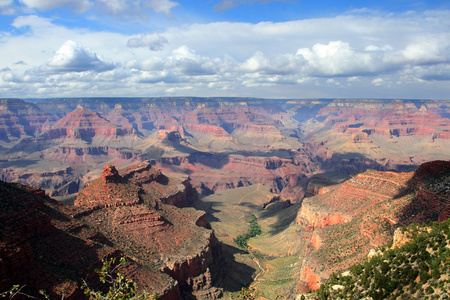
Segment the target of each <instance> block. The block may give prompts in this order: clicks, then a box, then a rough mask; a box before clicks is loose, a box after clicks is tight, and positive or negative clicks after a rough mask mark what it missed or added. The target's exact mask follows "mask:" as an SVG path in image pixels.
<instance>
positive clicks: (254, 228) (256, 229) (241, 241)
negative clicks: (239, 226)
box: [234, 214, 261, 248]
mask: <svg viewBox="0 0 450 300" xmlns="http://www.w3.org/2000/svg"><path fill="white" fill-rule="evenodd" d="M250 216H251V219H250V221H249V224H250V230H249V232H247V233H246V234H241V235H238V236H237V237H236V239H235V240H234V241H235V242H236V244H237V245H238V246H239V247H241V248H247V247H248V245H247V241H248V240H249V239H250V238H252V237H255V236H257V235H260V234H261V226H259V225H258V219H257V218H256V216H255V215H254V214H251V215H250Z"/></svg>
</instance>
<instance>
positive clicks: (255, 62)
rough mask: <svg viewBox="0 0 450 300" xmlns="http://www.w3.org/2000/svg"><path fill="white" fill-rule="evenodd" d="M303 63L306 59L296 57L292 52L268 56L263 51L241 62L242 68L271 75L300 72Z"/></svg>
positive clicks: (246, 70)
mask: <svg viewBox="0 0 450 300" xmlns="http://www.w3.org/2000/svg"><path fill="white" fill-rule="evenodd" d="M303 63H304V59H303V58H302V57H296V56H294V55H291V54H281V55H276V56H274V57H267V56H265V55H264V54H263V53H262V52H257V53H255V54H254V55H253V56H252V57H250V58H249V59H247V60H246V61H245V62H244V63H242V64H241V70H242V71H245V72H260V73H264V74H271V75H287V74H292V73H296V72H299V71H300V68H301V65H302V64H303Z"/></svg>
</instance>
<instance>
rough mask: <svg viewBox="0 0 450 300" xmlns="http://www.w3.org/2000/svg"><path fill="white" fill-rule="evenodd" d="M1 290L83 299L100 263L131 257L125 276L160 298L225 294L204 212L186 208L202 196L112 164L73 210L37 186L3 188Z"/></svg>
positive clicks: (157, 175)
mask: <svg viewBox="0 0 450 300" xmlns="http://www.w3.org/2000/svg"><path fill="white" fill-rule="evenodd" d="M1 193H2V210H1V216H0V219H1V224H2V228H1V229H2V230H1V236H2V240H1V244H0V249H1V257H2V260H1V266H0V269H1V270H2V272H1V274H0V284H1V286H0V288H1V289H2V290H5V289H7V288H9V287H10V286H12V285H13V284H19V285H24V286H25V288H24V290H23V291H22V292H25V293H28V295H31V296H35V295H38V291H39V290H40V289H43V290H45V291H46V293H49V295H50V296H51V297H52V298H56V297H58V298H61V297H63V298H65V299H66V298H67V299H80V297H82V295H83V292H82V290H81V285H82V279H85V280H86V281H87V282H88V284H89V285H92V286H96V285H97V286H98V285H99V283H97V282H95V276H94V274H95V273H94V269H95V268H97V267H98V266H99V265H100V264H101V261H102V260H107V259H108V258H111V257H121V256H126V257H128V258H129V259H128V262H127V264H126V265H125V266H124V270H125V271H124V275H125V276H127V277H128V278H130V279H132V280H133V281H134V282H136V283H137V284H138V286H139V287H140V289H141V290H142V289H145V290H147V291H148V292H149V293H152V294H153V293H157V294H158V295H160V297H161V299H179V298H180V297H183V298H197V299H203V298H205V297H206V298H210V299H215V298H218V297H220V296H221V295H222V290H221V288H219V287H217V284H218V282H219V281H220V278H221V271H220V267H219V266H220V264H221V261H222V250H221V246H220V244H219V243H218V242H217V239H216V238H215V236H214V232H213V231H212V230H211V229H208V228H210V226H209V223H208V222H207V221H206V217H205V214H204V212H201V211H197V210H194V209H192V208H182V207H186V206H189V204H190V203H191V202H192V201H193V200H194V199H195V198H196V197H197V194H196V192H195V190H194V189H192V187H190V185H189V183H188V182H186V181H180V180H177V179H172V178H168V177H166V176H165V175H164V174H163V173H161V171H160V170H159V169H157V168H156V167H154V166H151V165H149V164H145V163H144V164H140V165H133V166H131V167H129V168H127V169H124V170H121V171H120V173H119V171H117V170H116V168H115V167H114V166H113V165H111V164H108V165H106V166H105V167H104V169H103V171H102V175H101V177H100V178H99V179H97V180H95V181H93V182H91V183H90V184H89V185H88V186H87V187H86V188H85V189H83V190H82V191H80V192H79V193H78V196H77V199H76V200H75V203H74V206H69V205H66V204H62V203H59V202H57V201H55V200H53V199H51V198H50V197H48V196H46V195H45V192H44V191H43V190H41V189H39V188H30V187H27V186H22V185H18V184H9V183H5V182H1Z"/></svg>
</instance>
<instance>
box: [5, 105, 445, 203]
mask: <svg viewBox="0 0 450 300" xmlns="http://www.w3.org/2000/svg"><path fill="white" fill-rule="evenodd" d="M1 101H2V102H1V103H0V106H1V110H0V112H1V113H0V121H1V124H0V125H1V126H2V127H1V128H3V129H2V131H0V140H1V141H2V142H1V145H0V146H1V147H0V167H1V176H2V177H1V178H2V179H3V180H5V181H14V182H20V183H23V184H30V185H34V186H39V187H41V188H43V189H45V190H46V191H47V192H48V193H50V194H51V195H52V196H65V195H68V194H74V193H76V192H77V191H79V190H80V189H81V188H82V187H83V186H84V184H85V183H86V182H88V181H90V180H92V179H94V178H98V177H99V176H100V173H101V168H102V167H103V165H104V164H105V163H107V162H112V163H114V164H115V165H117V166H118V167H126V166H128V165H131V164H133V163H139V162H143V161H151V162H152V163H153V164H156V165H158V166H159V167H160V168H162V169H163V170H164V172H170V173H177V174H184V175H189V176H190V178H191V180H192V184H193V186H194V187H195V188H197V189H198V191H199V192H200V193H201V194H204V195H208V194H211V193H216V192H219V191H222V190H224V189H228V188H235V187H239V186H248V185H253V184H258V183H262V184H265V185H268V186H270V187H271V188H272V189H273V191H274V192H276V193H280V194H281V195H282V196H284V197H286V198H289V199H291V201H292V202H298V201H300V200H301V199H302V198H303V197H304V195H305V193H307V187H308V182H309V181H310V179H311V178H312V177H313V176H316V177H317V176H319V174H321V175H320V176H319V177H320V178H321V179H323V180H329V181H330V182H337V181H339V180H342V179H343V178H345V176H346V175H349V174H352V173H354V172H361V171H364V170H366V169H368V168H372V169H377V170H397V171H402V170H412V169H414V168H416V167H417V166H418V165H420V164H421V163H422V162H424V161H430V160H434V159H448V151H447V149H449V147H450V144H449V143H450V139H449V134H450V120H449V119H448V117H449V116H450V102H449V101H432V100H403V101H402V100H370V99H350V100H344V99H338V100H332V99H311V100H308V99H301V100H297V99H290V100H280V99H255V98H196V97H173V98H171V97H166V98H60V99H44V100H40V101H37V102H35V103H29V102H27V101H23V100H20V99H3V100H1Z"/></svg>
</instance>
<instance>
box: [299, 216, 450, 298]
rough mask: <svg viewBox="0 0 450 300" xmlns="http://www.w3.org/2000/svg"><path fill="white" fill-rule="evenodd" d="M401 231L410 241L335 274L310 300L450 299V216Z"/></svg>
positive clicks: (382, 250)
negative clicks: (368, 299)
mask: <svg viewBox="0 0 450 300" xmlns="http://www.w3.org/2000/svg"><path fill="white" fill-rule="evenodd" d="M401 231H402V232H403V233H404V234H405V233H406V234H408V236H409V237H411V238H412V239H411V241H410V242H408V243H406V244H404V245H403V246H401V247H398V248H395V249H391V248H388V247H382V248H381V249H380V251H379V253H380V254H378V255H375V256H373V257H372V258H370V259H368V260H367V261H365V262H363V263H361V264H356V265H354V266H352V267H351V268H350V269H349V271H350V272H348V273H342V274H333V275H332V276H330V278H329V279H328V281H326V282H325V283H324V284H322V286H321V287H320V289H319V290H318V291H316V292H315V293H313V294H311V295H308V299H311V298H312V299H362V298H368V297H370V298H372V299H374V300H377V299H411V298H414V299H424V298H429V299H433V298H436V297H440V299H450V293H449V292H448V291H450V277H449V275H450V219H448V220H446V221H444V222H441V223H437V222H431V223H430V224H411V225H409V226H408V227H406V228H402V229H401ZM344 274H345V275H344ZM436 299H437V298H436Z"/></svg>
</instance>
